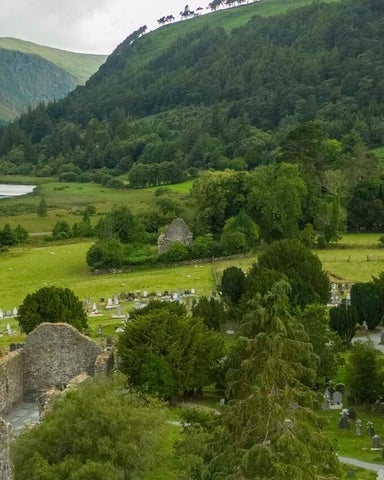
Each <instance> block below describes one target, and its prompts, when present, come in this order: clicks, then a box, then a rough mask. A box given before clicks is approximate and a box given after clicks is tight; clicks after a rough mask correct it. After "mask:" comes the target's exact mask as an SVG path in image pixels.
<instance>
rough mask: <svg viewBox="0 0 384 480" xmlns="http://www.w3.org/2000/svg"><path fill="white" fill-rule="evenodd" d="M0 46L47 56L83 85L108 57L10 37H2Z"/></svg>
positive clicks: (42, 56)
mask: <svg viewBox="0 0 384 480" xmlns="http://www.w3.org/2000/svg"><path fill="white" fill-rule="evenodd" d="M0 48H4V49H7V50H14V51H17V52H22V53H28V54H32V55H38V56H39V57H41V58H45V59H46V60H48V61H50V62H52V63H54V64H55V65H57V66H58V67H60V68H62V69H63V70H65V71H66V72H68V73H69V74H70V75H72V77H73V78H74V79H75V83H76V85H83V84H84V83H85V82H86V81H87V80H88V78H89V77H90V76H91V75H93V74H94V73H95V72H96V71H97V70H98V68H99V67H100V65H101V64H102V63H104V62H105V60H106V58H107V56H106V55H92V54H87V53H74V52H67V51H65V50H59V49H57V48H51V47H46V46H43V45H38V44H36V43H32V42H26V41H24V40H19V39H16V38H8V37H1V38H0Z"/></svg>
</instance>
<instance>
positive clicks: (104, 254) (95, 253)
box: [86, 239, 126, 269]
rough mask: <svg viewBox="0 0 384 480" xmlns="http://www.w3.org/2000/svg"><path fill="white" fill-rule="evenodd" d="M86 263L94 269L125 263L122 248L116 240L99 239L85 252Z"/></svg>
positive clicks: (113, 266) (118, 265) (116, 266)
mask: <svg viewBox="0 0 384 480" xmlns="http://www.w3.org/2000/svg"><path fill="white" fill-rule="evenodd" d="M86 261H87V265H88V266H89V267H91V268H94V269H99V268H101V269H105V268H107V269H108V268H118V267H121V266H123V265H124V264H125V263H126V260H125V255H124V248H123V245H122V243H121V242H119V241H118V240H115V239H112V240H100V241H98V242H96V243H95V244H94V245H92V247H90V249H89V250H88V252H87V255H86Z"/></svg>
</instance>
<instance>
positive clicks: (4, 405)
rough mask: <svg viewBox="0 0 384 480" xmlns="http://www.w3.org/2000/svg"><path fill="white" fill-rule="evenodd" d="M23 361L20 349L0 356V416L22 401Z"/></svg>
mask: <svg viewBox="0 0 384 480" xmlns="http://www.w3.org/2000/svg"><path fill="white" fill-rule="evenodd" d="M23 361H24V360H23V352H22V350H16V351H15V352H12V353H9V354H8V355H5V356H4V357H2V358H0V416H3V415H6V414H7V413H9V412H10V411H11V410H13V409H14V408H15V407H17V405H19V404H20V403H21V402H22V401H23V392H24V388H23Z"/></svg>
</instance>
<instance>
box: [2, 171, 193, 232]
mask: <svg viewBox="0 0 384 480" xmlns="http://www.w3.org/2000/svg"><path fill="white" fill-rule="evenodd" d="M11 182H12V183H21V184H32V185H36V188H35V190H34V192H32V193H31V194H28V195H24V196H22V197H15V198H4V199H1V202H0V228H1V227H3V226H4V225H5V224H6V223H9V224H10V225H11V227H12V228H13V227H15V226H16V225H18V224H20V225H21V226H22V227H24V228H25V229H26V230H27V231H28V233H38V232H50V231H51V230H52V228H53V226H54V225H55V223H56V222H57V221H58V220H62V219H63V218H64V217H65V220H66V221H67V222H68V223H69V224H70V225H73V224H74V223H75V222H79V221H80V220H81V215H82V212H83V211H84V208H85V207H86V206H87V205H93V206H95V207H96V211H97V214H98V215H100V214H104V213H106V212H109V211H110V210H111V209H112V207H113V206H114V205H126V206H129V208H130V209H131V210H132V211H133V212H135V213H139V212H140V211H142V210H143V209H145V208H146V207H148V205H149V204H150V203H151V202H152V201H153V199H154V193H155V191H156V190H157V187H148V188H141V189H132V188H127V189H124V190H113V189H109V188H106V187H104V186H102V185H98V184H95V183H63V182H58V181H57V180H55V179H53V178H44V179H42V178H32V177H22V176H12V177H9V176H3V177H0V183H11ZM192 184H193V180H189V181H186V182H183V183H180V184H177V185H169V186H168V187H167V188H169V189H170V191H171V192H172V194H175V195H178V196H179V198H182V197H183V196H184V195H185V194H188V193H189V191H190V189H191V187H192ZM42 198H45V200H46V202H47V205H48V216H47V217H43V218H41V217H39V216H37V215H36V209H37V206H38V204H39V202H40V201H41V199H42ZM94 221H97V218H95V219H94Z"/></svg>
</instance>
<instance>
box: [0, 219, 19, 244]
mask: <svg viewBox="0 0 384 480" xmlns="http://www.w3.org/2000/svg"><path fill="white" fill-rule="evenodd" d="M17 243H18V240H17V236H16V234H15V232H14V231H13V230H12V228H11V226H10V225H9V223H6V224H5V225H4V228H3V230H1V231H0V245H5V246H11V245H16V244H17Z"/></svg>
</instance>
